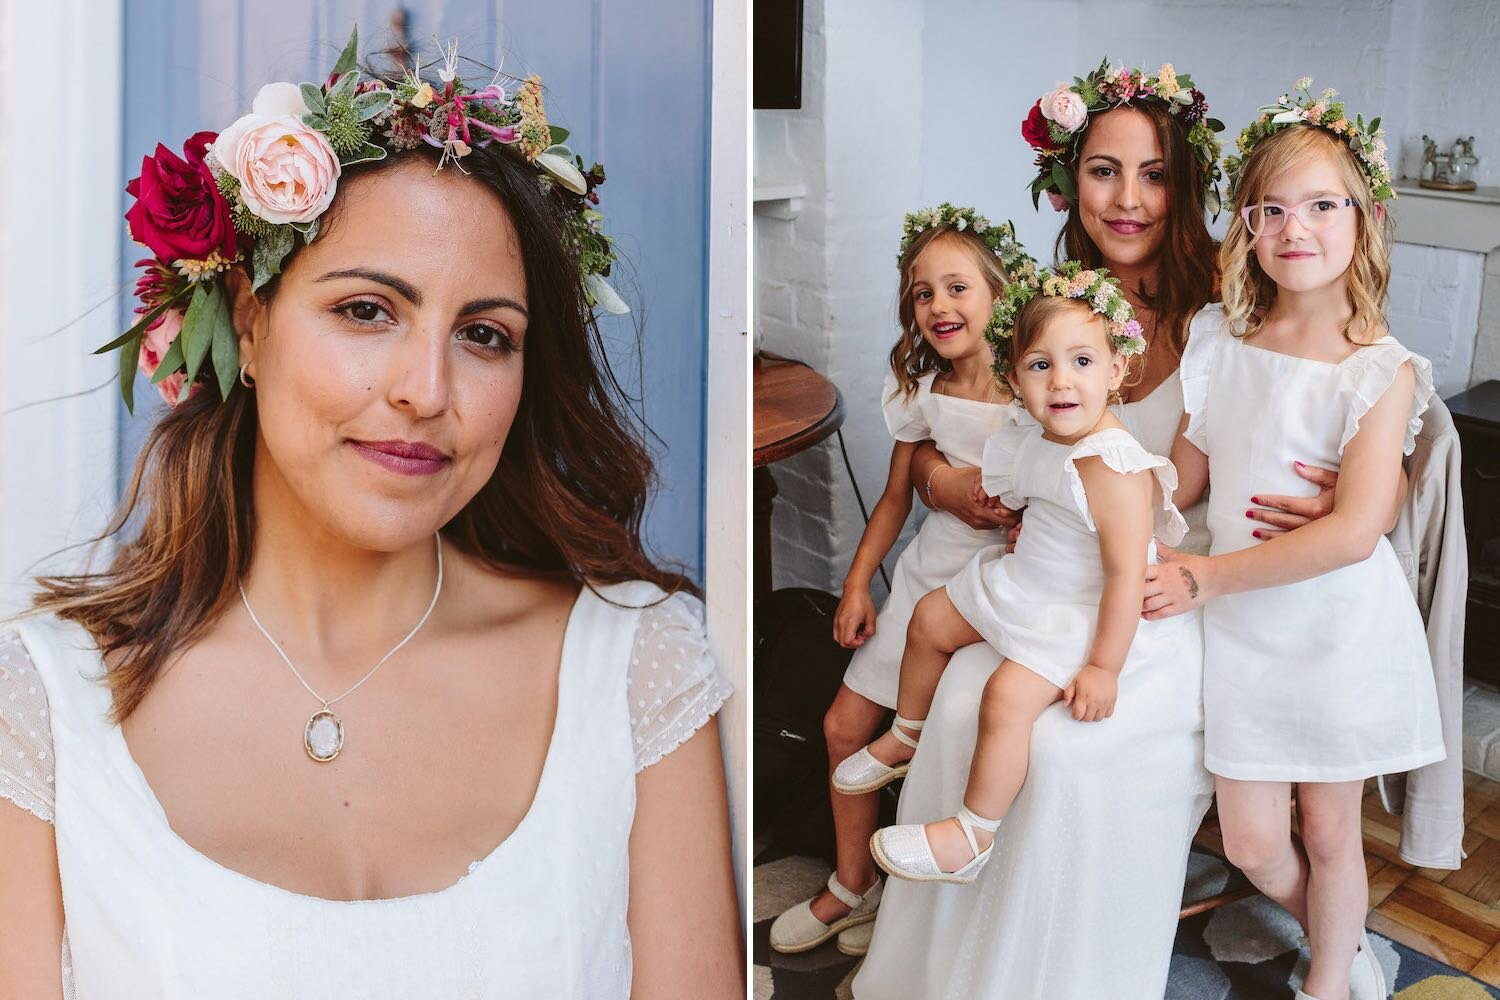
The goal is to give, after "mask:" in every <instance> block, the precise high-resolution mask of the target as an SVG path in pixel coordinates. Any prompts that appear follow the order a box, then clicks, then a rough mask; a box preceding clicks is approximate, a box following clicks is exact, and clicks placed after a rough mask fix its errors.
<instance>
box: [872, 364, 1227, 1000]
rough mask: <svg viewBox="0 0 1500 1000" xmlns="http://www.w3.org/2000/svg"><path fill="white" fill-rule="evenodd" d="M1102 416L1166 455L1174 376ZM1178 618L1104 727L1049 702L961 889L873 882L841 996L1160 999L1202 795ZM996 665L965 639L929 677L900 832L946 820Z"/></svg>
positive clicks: (1204, 777)
mask: <svg viewBox="0 0 1500 1000" xmlns="http://www.w3.org/2000/svg"><path fill="white" fill-rule="evenodd" d="M1111 409H1112V411H1113V412H1114V413H1115V415H1116V416H1118V417H1119V418H1120V419H1121V421H1122V422H1123V423H1124V424H1125V426H1126V427H1127V428H1128V429H1129V430H1130V433H1131V436H1132V437H1134V438H1135V439H1136V440H1138V441H1139V442H1140V443H1141V444H1142V445H1143V446H1144V448H1145V450H1146V451H1148V452H1150V453H1152V454H1157V455H1165V454H1167V453H1168V452H1170V451H1171V448H1172V442H1173V440H1174V439H1175V438H1176V437H1177V427H1178V423H1179V421H1180V420H1181V418H1182V387H1181V384H1180V382H1179V380H1178V377H1177V373H1176V372H1173V373H1172V374H1171V375H1170V376H1169V377H1168V378H1167V379H1166V381H1164V382H1162V384H1161V385H1160V386H1158V387H1157V388H1156V389H1155V390H1154V391H1152V392H1151V393H1150V394H1149V395H1148V396H1146V397H1145V398H1144V399H1141V400H1138V401H1136V402H1131V403H1126V404H1124V405H1123V406H1120V407H1112V408H1111ZM1183 514H1184V516H1185V518H1186V520H1187V522H1188V526H1189V534H1188V537H1187V538H1186V539H1184V541H1183V543H1182V544H1181V545H1180V546H1179V548H1180V549H1183V550H1186V551H1193V552H1202V551H1206V550H1207V547H1208V543H1207V538H1206V533H1205V532H1204V531H1203V528H1202V524H1203V512H1202V509H1201V505H1199V506H1195V507H1193V508H1190V509H1189V510H1186V511H1183ZM1026 517H1027V525H1028V526H1027V528H1026V529H1025V530H1024V531H1022V532H1021V538H1022V539H1023V540H1024V539H1025V538H1026V534H1027V532H1029V531H1030V530H1031V527H1030V518H1031V512H1030V511H1028V512H1027V514H1026ZM1096 549H1097V545H1096ZM1005 558H1006V559H1009V558H1011V556H1006V557H1005ZM1176 620H1177V621H1179V622H1180V623H1181V624H1180V626H1179V628H1178V631H1177V641H1178V642H1179V643H1180V645H1179V647H1178V649H1177V652H1176V655H1174V656H1171V657H1167V658H1162V659H1157V660H1156V661H1155V662H1153V663H1151V664H1150V668H1149V669H1134V670H1129V671H1126V672H1125V673H1123V674H1122V675H1121V677H1120V693H1119V701H1118V703H1117V704H1116V706H1115V714H1114V715H1113V716H1112V717H1111V718H1110V719H1108V720H1106V721H1105V722H1102V723H1087V722H1075V721H1074V720H1073V717H1072V715H1070V714H1069V711H1068V709H1067V707H1066V706H1064V705H1063V704H1061V703H1058V704H1056V705H1053V706H1051V707H1050V708H1048V709H1047V710H1046V711H1044V712H1043V713H1042V714H1041V716H1040V717H1039V718H1038V719H1037V721H1036V725H1035V726H1034V727H1033V728H1032V731H1031V762H1030V763H1031V766H1030V768H1029V769H1028V771H1027V773H1026V783H1025V784H1024V785H1022V786H1021V792H1020V794H1019V795H1018V796H1017V797H1016V801H1015V803H1014V805H1012V806H1011V809H1010V812H1009V813H1007V814H1006V818H1005V823H1004V824H1003V825H1002V826H1001V827H1000V836H999V838H998V839H997V840H996V841H995V846H994V852H995V854H994V856H993V857H992V858H990V863H989V864H988V865H987V866H985V869H984V871H983V872H982V873H981V874H980V876H979V880H978V881H977V882H975V883H974V884H973V885H968V886H961V885H941V884H929V883H917V882H906V881H903V880H901V879H890V880H888V881H887V883H886V887H885V895H884V897H883V898H882V900H881V904H880V917H879V919H877V920H876V922H875V936H874V939H873V941H871V944H870V953H869V954H868V955H867V956H866V957H865V961H864V965H863V966H862V967H861V969H860V971H859V973H858V975H857V976H856V977H855V979H854V996H855V998H856V1000H912V998H915V997H921V998H923V1000H933V998H939V997H941V998H949V1000H974V998H976V997H1005V998H1011V997H1015V998H1021V997H1025V998H1030V997H1046V998H1047V1000H1100V998H1101V997H1108V998H1109V1000H1161V996H1162V993H1163V991H1164V990H1165V989H1166V982H1167V971H1168V967H1169V964H1170V962H1171V959H1172V939H1173V936H1174V935H1175V934H1176V932H1177V911H1178V907H1179V905H1180V904H1181V901H1182V884H1183V875H1184V873H1185V871H1186V868H1187V857H1188V847H1189V842H1190V840H1191V838H1192V836H1193V833H1194V831H1196V830H1197V829H1198V826H1199V824H1200V823H1201V822H1202V819H1203V814H1204V812H1205V811H1206V810H1207V809H1208V804H1209V799H1210V794H1211V792H1212V788H1213V782H1212V778H1211V777H1210V776H1209V774H1208V772H1207V771H1205V770H1204V769H1203V699H1202V696H1201V694H1202V679H1203V658H1202V654H1203V630H1202V626H1201V616H1200V614H1199V613H1198V612H1193V613H1191V614H1187V615H1183V616H1181V617H1180V618H1179V619H1176ZM1170 621H1172V620H1171V619H1169V620H1168V622H1167V623H1170ZM1167 623H1158V624H1167ZM1145 624H1146V623H1145V622H1142V625H1145ZM999 655H1000V654H999V653H998V652H997V651H996V650H995V649H993V648H992V647H991V646H989V645H988V644H987V643H975V644H974V645H972V646H966V647H964V648H963V649H961V650H959V651H958V652H957V653H956V654H954V657H953V659H952V661H951V662H950V663H949V664H948V668H947V670H945V671H944V672H943V679H942V681H941V683H939V685H938V689H937V693H936V695H935V696H934V698H933V702H932V710H931V711H930V712H929V713H928V715H927V726H926V728H924V729H923V730H922V741H921V743H920V744H919V745H918V747H917V753H916V756H915V757H913V758H912V763H911V772H910V773H909V774H908V775H907V776H906V781H905V783H904V785H903V787H902V790H901V804H900V807H899V809H898V811H897V817H896V821H897V822H898V823H923V822H927V821H929V820H931V819H932V818H933V817H934V816H951V815H953V814H954V813H955V812H957V810H958V807H959V805H960V803H962V802H963V796H964V786H965V785H966V783H967V782H968V777H969V764H970V760H971V758H972V757H973V754H974V741H975V734H976V728H977V720H978V714H979V699H980V697H981V695H982V694H983V692H984V685H985V681H987V680H988V679H989V677H990V674H991V673H992V672H993V671H994V669H995V665H996V664H997V663H998V662H999Z"/></svg>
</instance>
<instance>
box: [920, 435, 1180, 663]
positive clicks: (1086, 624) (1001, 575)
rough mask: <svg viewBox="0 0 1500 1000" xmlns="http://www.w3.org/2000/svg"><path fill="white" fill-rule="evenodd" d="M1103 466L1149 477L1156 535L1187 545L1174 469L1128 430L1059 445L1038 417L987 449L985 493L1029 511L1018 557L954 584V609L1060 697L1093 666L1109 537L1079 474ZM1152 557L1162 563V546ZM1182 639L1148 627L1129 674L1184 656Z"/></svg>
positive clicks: (996, 556) (1139, 637) (997, 554)
mask: <svg viewBox="0 0 1500 1000" xmlns="http://www.w3.org/2000/svg"><path fill="white" fill-rule="evenodd" d="M1094 457H1097V458H1099V459H1100V460H1102V461H1103V462H1104V464H1105V465H1106V466H1108V467H1109V468H1111V469H1113V470H1114V471H1115V472H1118V473H1123V474H1129V473H1135V472H1147V471H1149V472H1150V473H1151V474H1152V475H1153V476H1154V477H1155V482H1154V483H1153V484H1152V514H1153V524H1152V527H1153V532H1154V534H1155V536H1156V537H1159V538H1160V539H1161V540H1162V541H1164V542H1166V543H1167V544H1168V545H1175V544H1177V543H1178V542H1180V541H1182V538H1183V536H1184V535H1185V534H1186V533H1187V523H1186V522H1185V521H1183V519H1182V515H1181V514H1179V513H1178V512H1177V508H1176V507H1174V506H1173V505H1172V491H1173V490H1175V489H1176V488H1177V470H1175V469H1173V468H1172V463H1171V462H1169V461H1168V460H1167V459H1165V458H1162V457H1161V456H1159V455H1153V454H1151V453H1150V452H1148V451H1146V449H1144V448H1142V447H1141V445H1140V443H1139V442H1137V441H1136V440H1135V438H1133V437H1131V436H1130V434H1129V433H1128V432H1126V431H1124V430H1121V429H1120V428H1109V429H1106V430H1102V431H1097V432H1096V433H1093V434H1090V435H1089V436H1088V437H1086V438H1084V439H1083V440H1081V441H1078V442H1075V443H1074V444H1070V445H1069V444H1058V443H1057V442H1054V441H1049V440H1047V439H1046V438H1045V437H1043V436H1042V428H1041V425H1039V424H1037V423H1036V422H1035V421H1034V420H1032V419H1031V417H1030V416H1029V415H1028V416H1026V417H1024V418H1023V420H1022V422H1020V423H1018V424H1016V425H1015V426H1013V427H1006V428H1004V429H1002V430H1000V431H997V432H996V433H995V434H994V435H993V436H991V437H990V439H989V441H987V442H986V443H985V446H984V466H983V468H984V490H985V492H986V493H988V494H989V495H990V496H993V497H999V498H1000V502H1001V503H1003V504H1005V506H1007V507H1009V508H1011V509H1012V510H1019V509H1020V508H1022V507H1024V508H1025V509H1026V522H1025V528H1024V529H1023V530H1022V532H1021V536H1020V538H1019V539H1017V541H1016V548H1015V551H1014V552H1012V553H1011V554H1009V555H1005V556H1004V557H1003V558H1002V557H1001V556H1002V553H1003V551H1004V550H1003V549H986V550H985V551H982V552H980V553H978V554H977V555H975V556H974V558H973V559H971V560H970V561H969V564H968V565H967V566H965V567H964V568H963V570H962V571H961V572H960V573H959V574H958V576H956V577H955V578H954V579H953V580H952V581H951V582H950V583H949V584H948V596H949V597H950V598H951V599H952V601H953V605H954V607H956V608H957V609H958V612H959V614H961V615H963V616H964V619H965V620H966V621H968V623H969V624H970V625H972V626H974V628H975V629H976V630H977V631H978V632H979V634H980V635H982V636H983V637H984V641H985V642H987V643H989V644H990V645H991V646H993V647H994V648H995V650H996V651H997V652H999V653H1000V655H1001V656H1004V657H1007V658H1009V659H1012V660H1014V661H1016V662H1017V663H1019V664H1021V665H1022V666H1024V667H1026V668H1028V669H1029V670H1031V672H1032V673H1035V674H1038V675H1040V676H1042V677H1044V678H1046V679H1047V680H1049V681H1051V682H1052V683H1053V684H1055V685H1057V686H1058V687H1060V688H1061V687H1067V685H1068V683H1069V682H1070V681H1071V680H1072V679H1073V677H1074V675H1075V674H1077V673H1078V670H1079V668H1080V667H1082V666H1083V664H1084V662H1085V661H1086V660H1087V658H1088V653H1089V649H1090V647H1091V646H1092V645H1093V642H1094V631H1095V627H1096V626H1097V624H1098V619H1099V599H1100V597H1101V596H1102V595H1103V592H1104V561H1103V558H1102V557H1101V556H1100V554H1099V536H1098V534H1097V532H1096V529H1095V527H1094V518H1093V515H1092V514H1091V513H1090V511H1089V501H1088V496H1087V495H1086V494H1085V492H1084V487H1083V479H1082V477H1081V476H1080V475H1079V474H1078V463H1079V462H1080V461H1082V460H1083V459H1086V458H1094ZM1146 557H1147V560H1148V561H1149V562H1155V561H1156V546H1155V543H1154V541H1152V542H1149V543H1148V551H1147V553H1146ZM1178 631H1179V628H1178V624H1177V623H1172V622H1147V621H1143V622H1141V623H1140V626H1139V627H1138V628H1137V629H1136V635H1135V641H1134V642H1133V643H1131V646H1130V653H1129V654H1128V656H1127V657H1126V660H1125V664H1124V669H1123V670H1122V671H1121V672H1122V674H1123V673H1124V672H1125V671H1129V670H1132V669H1135V668H1136V667H1137V666H1138V665H1140V664H1142V663H1145V662H1149V661H1150V660H1151V659H1152V658H1160V657H1161V656H1163V655H1166V656H1172V655H1175V649H1174V647H1173V645H1172V644H1171V639H1172V637H1173V636H1175V635H1176V633H1177V632H1178ZM1164 643H1165V644H1164ZM997 664H998V661H997Z"/></svg>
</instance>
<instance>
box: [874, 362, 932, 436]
mask: <svg viewBox="0 0 1500 1000" xmlns="http://www.w3.org/2000/svg"><path fill="white" fill-rule="evenodd" d="M935 377H936V373H935V372H928V373H927V374H926V375H923V376H922V377H921V379H919V380H918V381H917V391H916V392H914V393H912V394H911V395H910V396H908V395H906V393H904V392H902V391H901V389H900V388H898V387H897V385H896V376H895V375H892V374H891V373H890V372H886V375H885V384H884V385H883V386H882V387H881V390H880V412H881V414H882V415H883V416H884V417H885V428H886V430H888V431H890V432H891V437H893V438H895V439H896V440H897V441H926V440H928V439H929V438H931V437H932V424H931V422H929V421H928V419H927V414H925V413H924V412H923V411H922V400H923V398H924V397H926V396H927V395H928V394H929V393H930V392H931V391H932V380H933V378H935Z"/></svg>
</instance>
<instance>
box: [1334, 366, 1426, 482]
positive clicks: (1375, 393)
mask: <svg viewBox="0 0 1500 1000" xmlns="http://www.w3.org/2000/svg"><path fill="white" fill-rule="evenodd" d="M1408 361H1410V362H1411V367H1412V371H1413V372H1414V373H1415V374H1416V376H1417V382H1416V386H1415V389H1414V391H1413V392H1412V397H1411V407H1410V409H1408V410H1407V414H1408V415H1407V419H1406V441H1405V443H1403V444H1402V446H1401V453H1402V454H1403V455H1410V454H1411V453H1412V449H1414V448H1415V447H1416V446H1417V434H1418V432H1420V431H1421V430H1422V414H1423V413H1425V412H1427V406H1428V404H1429V403H1430V402H1431V401H1432V392H1433V388H1432V362H1430V361H1428V360H1427V359H1426V358H1424V357H1422V356H1421V355H1420V354H1413V353H1412V352H1411V351H1408V350H1407V349H1406V348H1404V347H1402V346H1401V344H1400V343H1399V342H1398V341H1397V340H1396V338H1395V337H1382V338H1381V339H1380V340H1377V341H1376V342H1375V343H1373V344H1370V345H1369V346H1368V347H1361V348H1360V349H1359V350H1358V351H1356V352H1355V353H1354V354H1353V355H1351V356H1350V357H1349V358H1348V360H1346V361H1345V362H1344V370H1343V373H1342V384H1343V388H1344V389H1345V390H1347V394H1346V398H1347V400H1348V405H1349V410H1348V413H1347V414H1346V415H1345V417H1344V433H1343V436H1342V437H1341V438H1340V440H1339V454H1340V455H1342V454H1343V453H1344V448H1345V446H1347V445H1348V444H1349V442H1350V441H1352V440H1354V435H1355V434H1356V433H1358V432H1359V422H1360V420H1361V419H1362V418H1363V417H1364V415H1365V414H1366V413H1369V412H1370V407H1372V406H1374V405H1375V404H1376V402H1378V401H1379V399H1380V397H1381V396H1383V395H1384V394H1385V391H1386V390H1387V389H1389V388H1390V387H1391V383H1392V382H1393V381H1395V379H1396V372H1397V371H1399V370H1400V368H1401V366H1402V365H1403V364H1405V363H1406V362H1408Z"/></svg>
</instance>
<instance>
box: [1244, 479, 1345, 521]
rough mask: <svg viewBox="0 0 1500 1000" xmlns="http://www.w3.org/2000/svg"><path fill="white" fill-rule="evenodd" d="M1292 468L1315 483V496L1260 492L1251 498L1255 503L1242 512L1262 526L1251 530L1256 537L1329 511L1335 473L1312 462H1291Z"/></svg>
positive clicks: (1313, 519)
mask: <svg viewBox="0 0 1500 1000" xmlns="http://www.w3.org/2000/svg"><path fill="white" fill-rule="evenodd" d="M1292 470H1293V471H1294V472H1296V473H1297V475H1299V476H1301V477H1302V478H1303V479H1306V480H1307V481H1308V482H1310V483H1312V484H1314V485H1315V486H1317V487H1318V495H1317V496H1315V497H1286V496H1278V495H1275V494H1269V493H1260V494H1257V495H1255V496H1253V497H1251V498H1250V502H1251V503H1252V504H1257V505H1258V506H1257V507H1251V508H1250V509H1248V510H1247V511H1246V513H1247V514H1248V515H1249V516H1250V517H1251V519H1253V520H1256V521H1259V522H1261V524H1262V525H1264V527H1259V528H1256V529H1255V531H1256V535H1257V537H1259V538H1270V537H1271V536H1272V535H1280V534H1282V533H1283V532H1287V531H1291V530H1292V529H1294V528H1300V527H1302V526H1303V525H1304V524H1311V523H1312V522H1313V521H1316V520H1317V519H1318V518H1320V517H1327V516H1328V515H1329V514H1331V513H1333V490H1334V487H1335V486H1337V485H1338V482H1339V474H1338V473H1337V472H1334V471H1332V470H1330V469H1320V468H1318V467H1317V466H1316V465H1303V464H1302V463H1301V462H1293V463H1292ZM1264 508H1270V509H1269V510H1266V509H1264Z"/></svg>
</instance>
